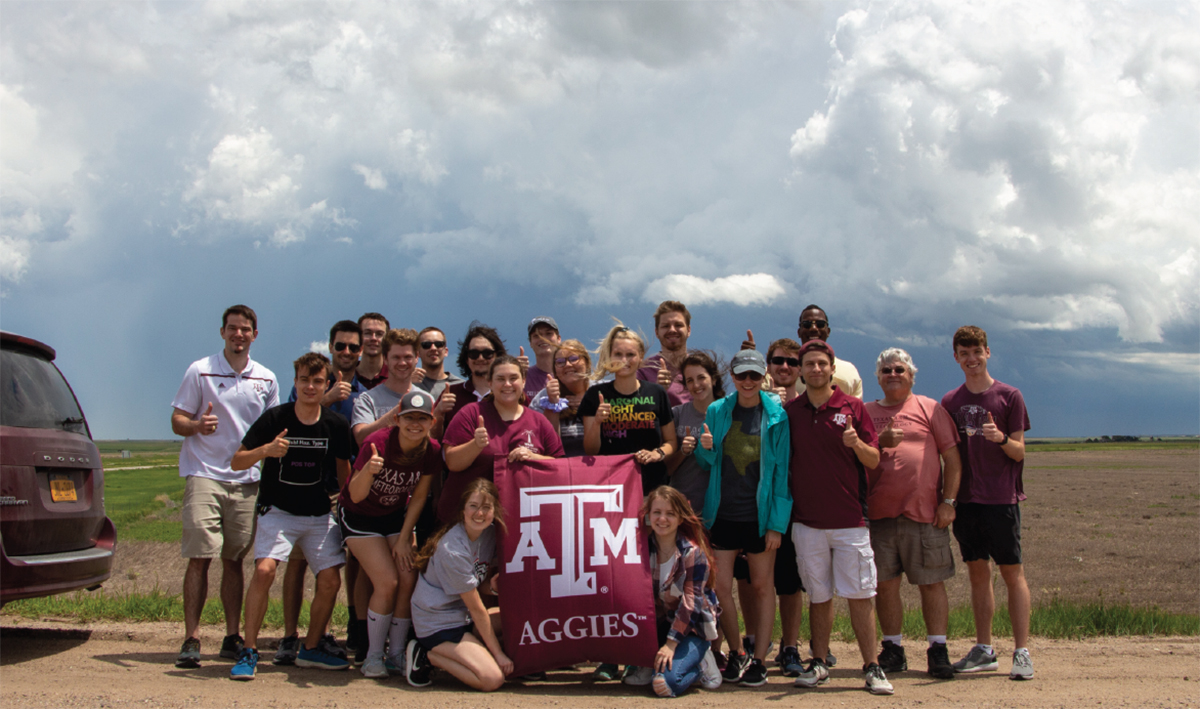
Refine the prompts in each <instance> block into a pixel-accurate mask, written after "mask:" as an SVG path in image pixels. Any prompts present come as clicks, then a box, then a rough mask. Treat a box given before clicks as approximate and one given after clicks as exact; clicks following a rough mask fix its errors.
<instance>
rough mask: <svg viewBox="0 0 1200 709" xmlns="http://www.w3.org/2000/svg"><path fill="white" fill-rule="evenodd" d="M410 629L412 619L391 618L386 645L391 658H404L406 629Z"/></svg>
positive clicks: (406, 642)
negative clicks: (389, 649)
mask: <svg viewBox="0 0 1200 709" xmlns="http://www.w3.org/2000/svg"><path fill="white" fill-rule="evenodd" d="M411 627H412V618H392V625H391V627H390V628H388V645H389V646H390V648H391V655H392V657H404V648H405V646H406V645H407V644H408V629H409V628H411Z"/></svg>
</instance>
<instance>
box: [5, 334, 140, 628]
mask: <svg viewBox="0 0 1200 709" xmlns="http://www.w3.org/2000/svg"><path fill="white" fill-rule="evenodd" d="M54 356H55V355H54V349H53V348H51V347H50V346H48V345H46V344H43V343H41V342H38V341H37V340H33V339H30V338H28V337H21V336H20V335H14V334H12V333H8V332H0V606H3V605H4V604H5V603H8V602H9V601H14V600H16V599H18V598H32V597H35V596H50V595H53V594H56V593H64V592H66V591H74V590H76V589H80V588H87V589H94V588H96V587H98V586H99V585H100V583H101V582H102V581H104V580H106V579H107V578H108V577H109V574H111V573H112V563H113V551H114V549H115V547H116V543H117V530H116V528H115V527H114V526H113V523H112V520H110V519H109V518H108V517H106V516H105V515H104V468H103V466H102V465H101V463H100V452H99V451H98V450H97V449H96V444H95V443H93V442H92V434H91V431H90V430H89V429H88V425H87V421H86V420H85V419H84V417H83V412H82V411H81V410H80V409H79V402H78V401H76V400H75V393H74V392H72V391H71V387H70V386H69V385H68V384H67V380H66V379H64V378H63V375H62V373H61V372H59V371H58V367H56V366H54Z"/></svg>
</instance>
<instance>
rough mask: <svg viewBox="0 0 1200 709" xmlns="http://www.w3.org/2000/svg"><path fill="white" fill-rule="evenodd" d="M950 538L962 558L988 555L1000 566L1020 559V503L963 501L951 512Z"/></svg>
mask: <svg viewBox="0 0 1200 709" xmlns="http://www.w3.org/2000/svg"><path fill="white" fill-rule="evenodd" d="M954 538H955V539H957V540H958V547H959V549H960V550H961V551H962V559H963V561H984V560H987V559H992V560H993V561H995V562H996V563H997V564H1000V565H1001V566H1011V565H1013V564H1020V563H1021V506H1020V505H981V504H977V503H974V502H964V503H962V504H960V505H959V506H958V509H957V510H956V513H955V515H954Z"/></svg>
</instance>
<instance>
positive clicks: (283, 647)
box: [271, 635, 300, 665]
mask: <svg viewBox="0 0 1200 709" xmlns="http://www.w3.org/2000/svg"><path fill="white" fill-rule="evenodd" d="M298 652H300V638H298V637H297V636H295V635H289V636H287V637H286V638H284V639H283V640H280V641H279V649H278V650H276V651H275V657H273V658H271V664H273V665H294V664H296V653H298Z"/></svg>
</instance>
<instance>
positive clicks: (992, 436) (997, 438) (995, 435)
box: [983, 411, 1004, 443]
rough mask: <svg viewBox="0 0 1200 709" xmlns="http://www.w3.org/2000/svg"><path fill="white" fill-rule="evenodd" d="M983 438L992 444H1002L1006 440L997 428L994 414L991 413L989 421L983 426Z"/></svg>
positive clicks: (988, 417)
mask: <svg viewBox="0 0 1200 709" xmlns="http://www.w3.org/2000/svg"><path fill="white" fill-rule="evenodd" d="M983 437H984V438H986V439H987V440H989V441H991V442H992V443H1000V442H1001V441H1003V440H1004V434H1003V433H1001V432H1000V429H999V428H998V427H997V426H996V420H995V419H993V418H992V412H991V411H989V412H988V415H987V421H985V422H984V424H983Z"/></svg>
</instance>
